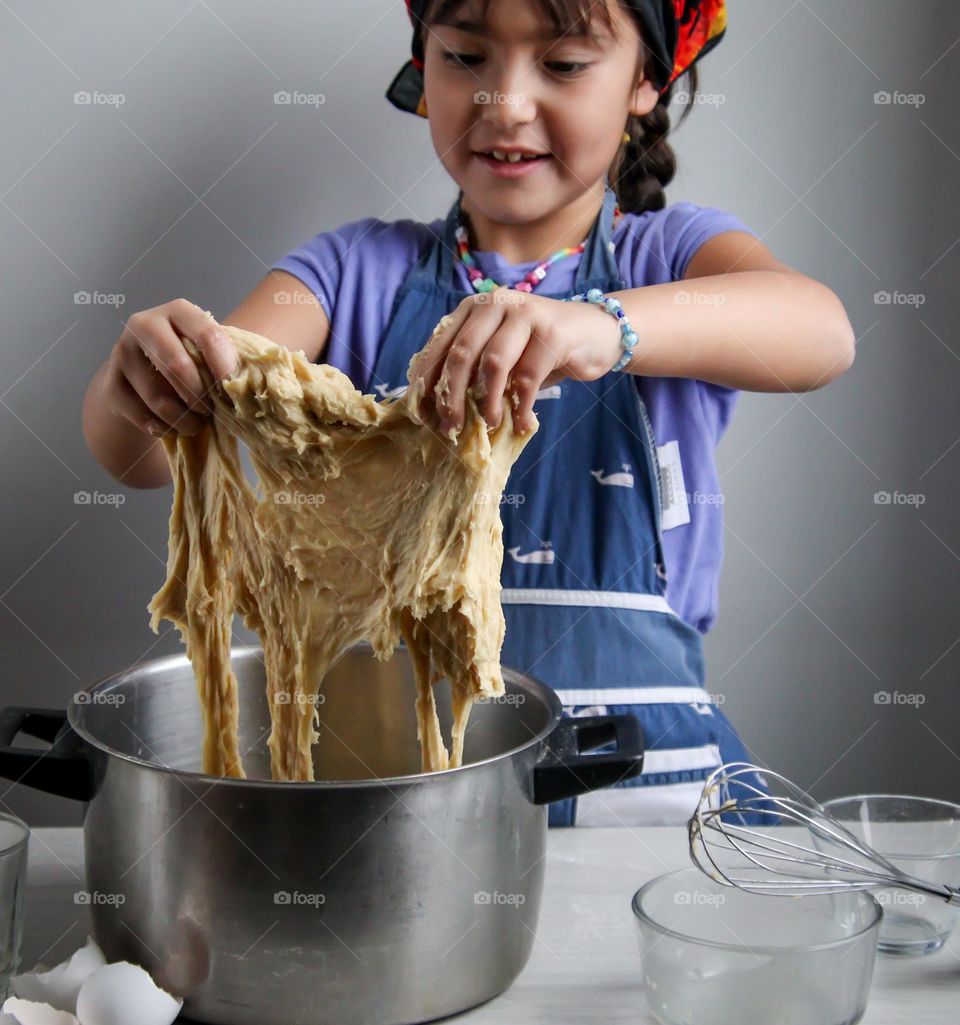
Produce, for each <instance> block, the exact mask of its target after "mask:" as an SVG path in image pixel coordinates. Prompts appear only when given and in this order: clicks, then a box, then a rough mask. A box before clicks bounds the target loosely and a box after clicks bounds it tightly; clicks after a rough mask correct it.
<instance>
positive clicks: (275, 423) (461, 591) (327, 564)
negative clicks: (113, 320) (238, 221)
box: [148, 327, 536, 780]
mask: <svg viewBox="0 0 960 1025" xmlns="http://www.w3.org/2000/svg"><path fill="white" fill-rule="evenodd" d="M225 330H226V332H227V334H228V335H229V336H230V338H231V341H232V342H233V344H234V346H235V348H236V351H237V355H238V359H239V365H238V368H237V370H236V372H235V373H234V375H233V376H231V377H230V378H228V379H227V380H225V381H222V382H219V383H218V384H216V385H213V384H212V380H211V378H210V374H209V371H208V370H207V367H206V364H205V363H204V362H203V360H202V358H201V357H200V354H199V352H198V351H197V349H196V347H195V346H194V345H193V343H192V342H190V341H189V340H187V341H186V342H185V345H186V347H187V349H188V351H189V352H190V354H191V355H192V356H193V358H194V360H195V361H196V362H197V365H198V368H199V369H200V371H201V376H202V377H203V379H204V383H205V385H206V386H208V387H209V389H210V390H209V392H208V394H209V396H210V397H211V400H212V402H213V404H214V415H213V416H212V417H210V418H209V419H208V421H207V423H206V425H205V426H204V427H203V428H202V429H201V431H200V432H199V433H198V434H196V435H177V436H176V437H173V436H170V435H167V436H164V438H163V444H164V448H165V450H166V453H167V457H168V460H169V462H170V468H171V473H172V476H173V482H174V495H173V507H172V510H171V514H170V537H169V554H168V561H167V578H166V581H165V583H164V584H163V586H162V587H161V588H160V590H159V591H158V592H157V593H156V594H155V595H154V597H153V599H152V600H151V602H150V604H149V606H148V609H149V612H150V614H151V619H150V625H151V628H152V629H153V630H154V632H157V631H158V629H159V624H160V621H161V619H168V620H170V621H171V622H173V623H174V624H175V625H176V626H177V627H178V629H179V630H180V633H181V636H182V637H183V640H184V643H185V645H186V649H187V655H188V657H189V658H190V661H191V664H192V666H193V670H194V675H195V678H196V683H197V690H198V694H199V698H200V704H201V708H202V712H203V717H204V741H203V755H202V769H203V771H204V772H206V773H209V774H211V775H218V776H233V777H239V778H243V776H244V770H243V759H242V752H241V751H240V747H239V740H238V727H239V722H238V706H239V702H238V694H237V687H238V684H237V679H236V676H235V675H234V673H233V671H232V669H231V666H230V647H231V627H232V622H233V615H234V612H239V613H240V615H241V617H242V619H243V622H244V623H245V624H246V626H247V627H249V628H250V629H252V630H255V631H256V632H257V633H258V635H259V636H260V639H261V643H262V647H263V657H264V664H265V667H266V679H267V699H268V702H269V708H270V716H271V733H270V738H269V749H270V759H271V775H272V777H273V778H274V779H277V780H312V779H313V759H312V745H313V744H314V742H315V741H316V739H317V732H316V726H317V723H318V716H317V712H318V707H317V696H318V693H319V688H320V685H321V683H322V680H323V677H324V675H325V673H326V672H327V670H328V669H329V668H330V666H331V665H332V664H333V663H334V662H335V661H336V659H337V658H338V656H339V655H340V654H341V653H342V652H343V651H345V650H346V649H347V648H348V647H350V646H352V645H353V644H356V643H357V642H359V641H361V640H366V641H368V642H369V643H370V644H371V646H372V648H373V651H374V654H375V655H376V657H377V658H379V659H382V660H383V659H387V658H389V657H390V655H391V654H392V653H393V651H394V648H395V646H396V645H397V644H398V643H399V641H400V638H401V637H403V639H404V641H405V643H406V645H407V647H408V648H409V651H410V656H411V659H412V662H413V666H414V671H415V675H416V681H417V699H416V712H417V723H418V734H419V738H420V746H421V760H422V767H423V771H425V772H428V771H436V770H439V769H444V768H448V767H452V766H457V765H459V764H460V763H461V759H462V755H463V736H464V730H465V728H466V722H467V717H468V715H469V713H470V708H471V705H472V703H473V701H474V700H475V699H476V698H480V697H492V696H495V695H498V694H502V693H503V677H502V675H501V671H500V648H501V645H502V643H503V636H504V619H503V611H502V609H501V606H500V594H499V592H500V570H501V564H502V561H503V542H502V526H501V522H500V494H501V492H502V490H503V487H504V485H505V484H506V481H507V477H508V475H509V472H510V468H511V466H512V465H513V463H514V462H515V460H516V459H517V457H518V456H519V454H520V452H521V451H522V450H523V448H524V446H525V445H526V443H527V442H528V441H529V440H530V438H531V437H532V436H533V433H534V432H535V430H536V427H534V429H533V430H532V431H529V432H527V433H526V434H524V435H518V434H515V433H514V431H513V423H512V417H511V410H510V405H509V403H508V402H504V404H503V420H502V422H501V424H500V425H499V426H498V427H497V428H496V430H494V431H492V432H488V430H487V428H486V425H485V423H484V421H483V419H482V417H481V416H480V414H479V412H478V410H477V407H476V403H475V402H474V400H473V398H472V397H471V396H470V395H468V396H467V408H466V417H465V422H464V426H463V429H462V430H461V432H460V434H459V436H456V437H454V436H451V437H442V436H440V435H439V434H437V433H436V432H434V431H433V430H432V429H431V428H430V427H429V426H428V425H426V424H424V423H423V422H422V421H421V419H420V417H419V414H418V412H417V406H418V402H419V399H420V397H421V392H420V390H419V388H418V389H414V388H408V389H407V392H406V393H405V395H404V396H402V397H401V398H399V399H395V400H394V401H392V402H385V403H384V402H377V401H376V399H375V398H374V397H373V396H372V395H362V394H361V393H360V392H359V391H357V390H356V389H355V388H354V387H353V385H352V383H351V382H350V380H349V378H347V377H346V376H345V375H344V374H342V373H341V372H340V371H338V370H336V369H335V368H334V367H331V366H329V365H326V364H319V365H318V364H311V363H309V362H308V361H307V360H306V358H305V356H304V355H303V354H302V353H300V352H292V351H290V350H289V349H286V348H285V347H283V346H280V345H276V344H274V343H273V342H271V341H269V340H268V339H266V338H263V337H261V336H260V335H256V334H253V333H251V332H249V331H242V330H240V329H239V328H234V327H227V328H225ZM411 366H412V363H411ZM238 441H240V442H243V444H244V445H246V447H247V450H248V452H249V454H250V459H251V461H252V463H253V466H254V469H255V471H256V474H257V477H258V483H257V486H256V487H255V488H254V487H251V485H250V483H249V482H248V480H247V478H246V476H245V474H244V471H243V466H242V463H241V461H240V450H239V447H238ZM441 679H447V680H449V682H450V685H451V688H452V707H453V718H454V724H453V729H452V734H451V742H450V750H449V752H448V750H447V747H446V745H445V743H444V739H443V736H442V734H441V730H440V724H439V721H438V718H437V711H436V705H435V702H434V693H433V687H434V685H435V684H436V683H437V681H438V680H441Z"/></svg>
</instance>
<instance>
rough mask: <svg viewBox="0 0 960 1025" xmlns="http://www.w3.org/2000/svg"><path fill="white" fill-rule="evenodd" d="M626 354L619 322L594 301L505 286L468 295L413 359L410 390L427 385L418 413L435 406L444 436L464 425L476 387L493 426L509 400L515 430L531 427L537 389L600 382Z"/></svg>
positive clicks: (428, 410)
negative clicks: (572, 382) (417, 383)
mask: <svg viewBox="0 0 960 1025" xmlns="http://www.w3.org/2000/svg"><path fill="white" fill-rule="evenodd" d="M621 352H622V349H621V346H620V328H619V325H618V324H617V322H616V321H615V320H614V318H613V317H611V316H610V315H609V314H607V313H605V312H604V311H603V310H600V309H595V308H594V306H593V304H592V303H571V302H564V301H562V300H560V299H548V298H546V297H545V296H541V295H536V294H535V293H531V292H518V291H516V290H515V289H509V288H505V287H500V288H496V289H494V290H493V291H492V292H480V293H478V294H477V295H470V296H467V298H466V299H464V300H463V302H461V303H460V305H459V306H458V307H457V308H456V310H454V312H453V313H452V314H450V315H449V316H447V317H444V318H443V320H441V322H440V324H438V325H437V329H435V330H434V333H433V335H432V336H431V337H430V340H429V341H428V342H427V344H426V345H425V346H424V348H423V349H422V350H421V351H420V352H419V353H417V355H416V356H415V357H414V361H413V364H412V368H411V371H410V384H411V386H412V385H413V384H414V382H415V381H417V380H420V379H422V380H423V384H424V391H423V399H422V400H421V404H420V415H421V416H422V417H424V418H426V417H427V416H428V415H429V412H430V409H431V407H432V406H434V405H435V406H436V409H437V415H438V417H439V419H440V430H441V432H442V433H443V434H445V435H448V436H449V435H450V433H451V432H454V433H455V432H458V431H459V430H460V429H461V427H462V426H463V417H464V401H465V395H466V392H467V389H468V388H469V389H470V390H471V393H472V394H473V396H474V398H475V399H476V401H477V405H478V407H479V409H480V413H481V415H482V416H483V418H484V419H485V420H486V422H487V425H488V427H490V428H491V429H492V428H495V427H498V426H499V425H500V419H501V413H502V403H503V398H504V396H506V397H507V399H508V400H509V401H510V403H511V405H512V408H513V423H514V430H516V431H517V432H518V433H526V432H527V431H529V430H531V429H532V428H533V424H534V416H533V403H534V399H535V398H536V396H537V392H538V391H539V390H540V389H541V388H542V387H543V386H544V385H550V384H555V383H556V382H557V381H560V380H562V379H563V378H564V377H571V378H573V379H574V380H575V381H595V380H596V379H597V378H599V377H602V376H603V375H604V374H605V373H607V371H608V370H610V369H611V367H613V365H614V364H615V363H616V362H617V359H618V357H619V356H620V354H621Z"/></svg>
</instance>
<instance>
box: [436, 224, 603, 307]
mask: <svg viewBox="0 0 960 1025" xmlns="http://www.w3.org/2000/svg"><path fill="white" fill-rule="evenodd" d="M621 216H622V215H621V212H620V206H619V205H616V206H615V207H614V209H613V225H614V226H615V225H616V224H617V222H618V221H619V219H620V217H621ZM611 230H612V229H611ZM455 235H456V239H457V255H458V256H459V257H460V260H461V262H462V263H463V264H464V265H465V266H466V268H467V276H468V277H469V278H470V284H471V285H473V288H474V291H476V292H492V291H493V290H494V289H495V288H499V287H501V286H500V283H499V282H497V281H494V280H493V278H488V277H484V275H483V272H482V271H481V270H480V268H479V267H478V266H477V261H476V259H475V258H474V256H473V253H471V252H470V242H469V239H468V236H467V228H466V225H465V224H464V222H463V214H462V213H461V214H460V219H459V223H458V224H457V227H456V230H455ZM586 244H587V240H586V239H584V240H583V241H582V242H581V243H580V244H579V245H575V246H565V247H564V248H563V249H558V250H557V251H556V252H555V253H554V254H553V255H552V256H549V257H547V259H546V260H542V261H541V262H540V263H538V264H537V265H536V267H534V268H533V269H532V270H529V271H527V273H526V274H524V276H523V277H522V278H521V279H520V281H518V282H517V283H516V284H515V285H509V286H507V287H509V288H514V289H516V290H517V291H518V292H532V291H533V290H534V289H535V288H536V287H537V285H539V284H540V282H541V281H543V279H544V278H545V277H546V276H547V271H548V270H549V269H550V267H551V266H552V265H553V264H555V263H556V262H557V261H558V260H562V259H564V258H565V257H567V256H575V255H576V254H577V253H582V252H583V250H584V249H585V248H586Z"/></svg>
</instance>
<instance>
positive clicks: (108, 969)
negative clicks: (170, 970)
mask: <svg viewBox="0 0 960 1025" xmlns="http://www.w3.org/2000/svg"><path fill="white" fill-rule="evenodd" d="M182 1006H183V1001H182V1000H177V999H176V998H175V997H172V996H171V995H170V994H169V993H167V992H166V991H165V990H162V989H160V987H159V986H157V984H156V983H155V982H154V981H153V979H152V978H151V977H150V974H149V972H146V971H144V969H143V968H141V967H140V966H139V965H134V964H130V962H129V961H118V962H117V963H115V964H108V965H104V966H103V967H102V968H98V969H97V970H96V971H95V972H94V973H93V975H91V976H90V977H89V978H88V979H87V980H86V982H84V984H83V985H82V986H81V987H80V993H79V994H78V996H77V1017H78V1018H79V1019H80V1025H129V1022H130V1009H131V1008H132V1007H135V1008H136V1009H137V1025H172V1022H173V1021H174V1020H175V1019H176V1017H177V1015H178V1014H179V1013H180V1008H181V1007H182Z"/></svg>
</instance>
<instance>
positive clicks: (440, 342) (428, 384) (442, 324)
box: [410, 300, 471, 417]
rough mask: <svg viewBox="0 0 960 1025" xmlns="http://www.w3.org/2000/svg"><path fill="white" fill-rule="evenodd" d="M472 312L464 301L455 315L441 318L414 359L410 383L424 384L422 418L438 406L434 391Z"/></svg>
mask: <svg viewBox="0 0 960 1025" xmlns="http://www.w3.org/2000/svg"><path fill="white" fill-rule="evenodd" d="M470 312H471V310H470V307H469V305H468V304H467V301H466V300H464V302H462V303H461V304H460V305H459V306H458V307H457V308H456V309H455V310H454V311H453V313H448V314H446V315H444V316H443V317H441V318H440V321H439V322H438V323H437V325H436V327H435V328H434V329H433V334H431V335H430V337H429V338H428V339H427V342H426V344H425V345H424V347H423V348H422V349H421V350H420V352H418V353H417V355H416V356H415V357H414V363H413V373H412V374H411V375H410V383H411V384H414V383H415V382H416V381H418V380H420V381H422V382H423V396H422V398H421V400H420V415H421V417H426V416H428V415H429V414H430V410H431V408H433V406H434V405H436V396H435V395H434V391H433V390H434V388H435V387H436V384H437V380H438V378H439V377H440V372H441V370H442V369H443V361H444V360H445V359H446V357H447V351H448V350H449V348H450V345H451V344H452V342H453V340H454V339H455V338H456V337H457V332H458V331H459V329H460V327H461V325H462V324H463V323H464V321H466V319H467V317H469V315H470Z"/></svg>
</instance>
